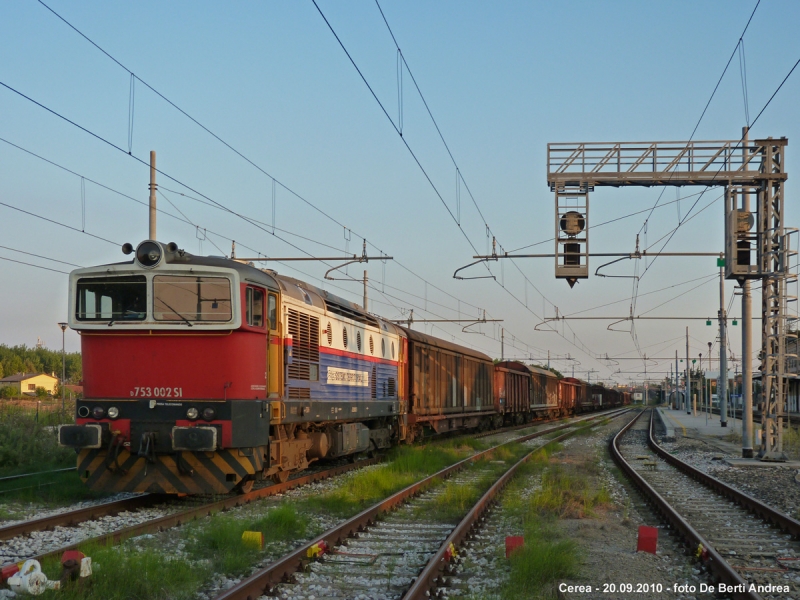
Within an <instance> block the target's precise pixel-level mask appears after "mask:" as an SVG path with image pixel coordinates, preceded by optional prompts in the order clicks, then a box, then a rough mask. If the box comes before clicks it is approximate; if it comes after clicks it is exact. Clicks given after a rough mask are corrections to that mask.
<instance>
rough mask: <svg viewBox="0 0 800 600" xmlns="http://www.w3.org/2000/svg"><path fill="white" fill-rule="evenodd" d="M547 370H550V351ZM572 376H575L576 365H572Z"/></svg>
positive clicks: (548, 352)
mask: <svg viewBox="0 0 800 600" xmlns="http://www.w3.org/2000/svg"><path fill="white" fill-rule="evenodd" d="M547 370H548V371H549V370H550V350H548V351H547ZM572 376H573V377H574V376H575V363H572Z"/></svg>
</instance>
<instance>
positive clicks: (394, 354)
mask: <svg viewBox="0 0 800 600" xmlns="http://www.w3.org/2000/svg"><path fill="white" fill-rule="evenodd" d="M123 251H124V252H125V253H126V254H131V253H133V254H134V257H133V259H132V260H129V261H126V262H122V263H115V264H108V265H102V266H98V267H91V268H85V269H77V270H75V271H73V272H72V273H71V274H70V288H69V289H70V292H69V325H70V327H71V328H73V329H75V330H76V331H78V333H79V334H80V336H81V352H82V356H83V376H84V381H83V385H84V398H83V399H81V400H78V402H77V405H76V421H75V425H64V426H62V427H61V428H60V430H59V441H60V443H61V444H62V445H64V446H69V447H72V448H75V449H76V451H77V452H78V473H79V475H80V477H81V478H82V479H83V481H84V482H85V483H86V484H87V485H88V486H89V487H91V488H93V489H97V490H103V491H137V492H138V491H144V492H155V493H181V494H200V493H224V492H229V491H231V490H242V491H247V490H249V489H250V487H251V486H252V485H253V482H254V481H256V480H259V479H264V478H272V479H274V480H277V481H284V480H286V478H288V476H289V474H290V473H291V472H293V471H298V470H302V469H304V468H306V467H307V466H308V465H309V463H311V462H313V461H315V460H319V459H322V458H336V457H342V456H347V455H353V454H357V453H363V452H366V451H369V450H375V449H379V448H387V447H390V446H392V445H394V444H398V443H404V442H405V443H409V442H411V441H413V440H414V439H415V438H417V437H420V436H421V435H422V434H423V433H424V432H425V431H429V432H431V431H432V432H436V433H440V432H444V431H450V430H457V429H483V428H489V427H496V426H500V425H502V424H513V423H523V422H527V421H530V420H532V419H534V418H537V417H545V416H566V415H569V414H572V413H574V412H582V411H585V410H590V409H594V408H599V407H600V406H598V405H593V404H592V401H591V396H590V395H589V394H588V384H585V383H583V382H579V381H578V380H569V385H567V384H566V382H567V381H568V380H566V379H565V380H561V381H559V380H558V379H557V378H556V377H555V376H554V375H553V374H552V373H550V372H549V371H545V370H542V369H537V368H535V367H528V366H526V365H523V364H522V363H518V362H508V361H506V362H502V363H499V364H497V365H494V364H493V362H492V359H491V358H489V357H488V356H486V355H485V354H482V353H480V352H477V351H474V350H471V349H468V348H464V347H462V346H458V345H456V344H453V343H450V342H447V341H444V340H441V339H437V338H434V337H432V336H428V335H425V334H422V333H419V332H416V331H412V330H410V329H406V328H403V327H399V326H397V325H394V324H392V323H390V322H388V321H385V320H383V319H381V318H380V317H377V316H375V315H372V314H370V313H367V312H366V311H364V310H363V308H362V307H360V306H358V305H356V304H354V303H352V302H349V301H347V300H344V299H342V298H339V297H337V296H335V295H333V294H330V293H329V292H326V291H324V290H321V289H318V288H316V287H314V286H311V285H308V284H306V283H304V282H302V281H298V280H296V279H293V278H290V277H286V276H281V275H278V274H277V273H275V272H274V271H270V270H261V269H258V268H255V267H254V266H252V265H251V264H244V263H242V262H237V261H235V260H229V259H227V258H223V257H199V256H193V255H191V254H189V253H188V252H185V251H183V250H180V249H179V248H178V247H177V245H176V244H174V243H170V244H162V243H160V242H157V241H154V240H147V241H144V242H142V243H141V244H139V246H138V247H137V248H136V249H135V251H134V249H133V248H132V246H130V245H129V244H126V245H125V246H124V247H123ZM572 382H575V383H572ZM584 386H585V388H586V394H585V395H581V396H580V397H579V399H577V400H576V399H575V398H574V397H573V396H571V395H568V394H567V395H565V393H564V390H565V389H567V388H568V389H569V391H570V392H573V391H575V390H574V389H573V388H575V389H578V388H580V389H581V390H583V387H584ZM608 392H609V401H608V404H607V403H606V401H605V398H604V401H603V403H602V406H603V407H604V408H605V407H607V406H614V405H618V404H622V403H623V401H624V398H623V395H621V394H619V393H617V392H616V391H614V390H608ZM582 393H583V392H582ZM586 398H589V400H588V402H587V400H586ZM612 398H613V400H612Z"/></svg>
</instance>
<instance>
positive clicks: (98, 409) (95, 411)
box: [92, 406, 106, 419]
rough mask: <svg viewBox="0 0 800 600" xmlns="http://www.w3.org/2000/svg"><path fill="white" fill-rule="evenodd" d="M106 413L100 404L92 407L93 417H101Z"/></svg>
mask: <svg viewBox="0 0 800 600" xmlns="http://www.w3.org/2000/svg"><path fill="white" fill-rule="evenodd" d="M105 415H106V411H105V409H104V408H103V407H102V406H95V407H94V408H93V409H92V417H94V418H95V419H102V418H103V417H104V416H105Z"/></svg>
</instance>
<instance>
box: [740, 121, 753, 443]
mask: <svg viewBox="0 0 800 600" xmlns="http://www.w3.org/2000/svg"><path fill="white" fill-rule="evenodd" d="M749 130H750V128H749V127H743V128H742V140H743V141H742V153H743V154H746V152H747V150H746V148H747V144H748V141H749V140H748V132H749ZM742 210H743V212H745V213H748V212H750V195H749V194H747V193H744V194H742ZM739 285H741V286H742V457H744V458H753V356H752V344H753V299H752V297H751V296H750V280H749V279H743V280H741V281H740V282H739Z"/></svg>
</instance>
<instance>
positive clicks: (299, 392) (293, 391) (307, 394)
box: [289, 388, 311, 400]
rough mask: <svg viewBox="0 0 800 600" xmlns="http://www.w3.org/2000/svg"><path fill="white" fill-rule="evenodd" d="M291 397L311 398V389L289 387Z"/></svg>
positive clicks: (297, 398) (294, 398)
mask: <svg viewBox="0 0 800 600" xmlns="http://www.w3.org/2000/svg"><path fill="white" fill-rule="evenodd" d="M289 398H290V399H292V400H310V399H311V390H310V389H308V388H289Z"/></svg>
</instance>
